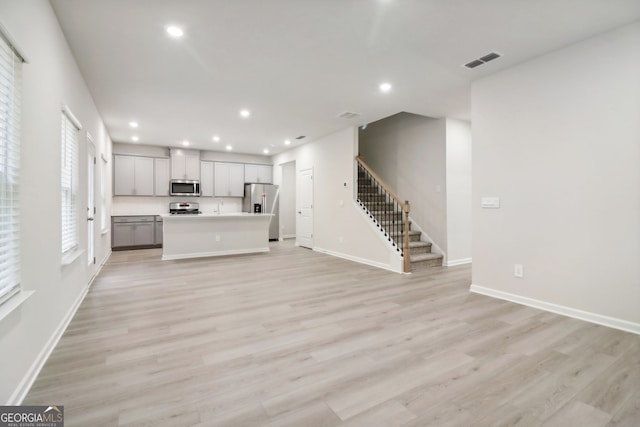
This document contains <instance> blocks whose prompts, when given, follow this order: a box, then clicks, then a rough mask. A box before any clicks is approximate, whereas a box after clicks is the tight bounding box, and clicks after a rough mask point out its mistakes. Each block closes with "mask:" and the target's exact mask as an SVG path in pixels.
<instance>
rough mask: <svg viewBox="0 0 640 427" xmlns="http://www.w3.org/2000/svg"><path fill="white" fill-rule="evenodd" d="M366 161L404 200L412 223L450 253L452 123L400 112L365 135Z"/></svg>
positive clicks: (362, 148) (362, 138) (373, 125)
mask: <svg viewBox="0 0 640 427" xmlns="http://www.w3.org/2000/svg"><path fill="white" fill-rule="evenodd" d="M359 151H360V155H361V156H362V157H363V158H364V160H365V162H366V163H367V164H368V165H369V166H370V167H371V168H372V169H373V170H374V171H375V173H376V174H378V176H380V177H381V178H382V180H383V181H385V183H387V185H389V186H390V187H391V189H392V190H394V192H396V194H397V195H398V197H400V198H401V199H402V200H408V201H409V202H410V206H411V213H410V215H411V218H413V220H414V221H415V222H416V223H417V224H418V225H419V226H420V227H421V228H422V229H423V230H424V231H425V232H426V233H427V234H428V235H429V237H430V238H431V239H432V240H433V242H434V243H435V244H436V245H438V246H439V247H440V248H441V249H442V250H443V251H444V252H445V253H446V251H447V197H446V191H447V188H446V187H447V178H446V120H445V119H433V118H430V117H424V116H419V115H416V114H410V113H398V114H395V115H393V116H391V117H387V118H385V119H383V120H379V121H377V122H374V123H371V124H369V125H367V127H366V129H364V130H362V129H361V130H360V132H359Z"/></svg>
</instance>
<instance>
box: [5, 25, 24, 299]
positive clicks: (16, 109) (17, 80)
mask: <svg viewBox="0 0 640 427" xmlns="http://www.w3.org/2000/svg"><path fill="white" fill-rule="evenodd" d="M21 87H22V58H21V57H20V56H18V55H17V54H16V52H15V50H14V48H13V46H12V45H11V43H9V42H8V41H7V40H6V39H5V37H4V35H2V33H0V304H2V303H3V302H5V301H7V300H8V299H9V298H11V296H13V295H14V294H16V293H17V292H18V291H19V290H20V211H19V201H20V187H19V181H20V100H21Z"/></svg>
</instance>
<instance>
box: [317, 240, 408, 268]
mask: <svg viewBox="0 0 640 427" xmlns="http://www.w3.org/2000/svg"><path fill="white" fill-rule="evenodd" d="M313 250H314V251H316V252H320V253H323V254H327V255H331V256H334V257H337V258H342V259H347V260H349V261H353V262H357V263H360V264H366V265H370V266H372V267H377V268H382V269H384V270H389V271H392V272H394V273H402V271H398V270H395V269H393V267H392V266H390V265H389V264H383V263H381V262H377V261H371V260H369V259H364V258H359V257H356V256H353V255H348V254H344V253H342V252H336V251H331V250H329V249H322V248H319V247H317V246H316V247H314V248H313Z"/></svg>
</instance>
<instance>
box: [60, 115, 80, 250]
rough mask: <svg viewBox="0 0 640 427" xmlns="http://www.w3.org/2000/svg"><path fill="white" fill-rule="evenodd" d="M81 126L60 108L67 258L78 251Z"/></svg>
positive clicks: (63, 213)
mask: <svg viewBox="0 0 640 427" xmlns="http://www.w3.org/2000/svg"><path fill="white" fill-rule="evenodd" d="M81 128H82V126H80V123H79V122H78V120H77V119H76V118H75V117H74V115H73V114H72V113H71V111H70V110H69V108H68V107H66V106H64V107H63V108H62V135H61V136H62V138H61V139H62V144H61V145H62V157H61V161H60V165H61V170H60V172H61V174H60V175H61V182H60V186H61V190H62V193H61V195H62V255H63V257H66V256H68V255H69V254H72V253H74V252H75V250H76V249H78V184H79V182H78V177H79V173H78V169H79V164H78V151H79V149H78V147H79V132H80V129H81Z"/></svg>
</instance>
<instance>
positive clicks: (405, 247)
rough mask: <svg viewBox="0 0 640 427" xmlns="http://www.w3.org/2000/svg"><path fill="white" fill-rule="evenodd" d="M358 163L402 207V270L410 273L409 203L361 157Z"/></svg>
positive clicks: (358, 158)
mask: <svg viewBox="0 0 640 427" xmlns="http://www.w3.org/2000/svg"><path fill="white" fill-rule="evenodd" d="M356 161H357V162H358V163H359V164H360V166H362V168H363V169H364V170H365V171H367V173H368V174H369V175H371V177H372V178H373V179H374V180H375V181H376V182H377V184H378V185H380V187H382V189H383V190H384V191H385V192H386V193H387V194H388V195H389V196H391V198H392V199H393V200H394V201H395V202H396V203H397V204H398V206H400V207H402V212H403V214H404V221H403V222H404V227H403V228H404V229H403V233H402V234H403V242H402V257H403V265H402V269H403V271H404V272H405V273H409V272H410V271H411V253H410V248H409V201H408V200H405V201H402V200H400V198H399V197H398V196H397V195H396V194H395V193H394V192H393V190H391V188H389V186H388V185H387V184H385V182H384V181H383V180H382V179H381V178H380V177H379V176H378V174H376V173H375V172H374V171H373V170H372V169H371V168H370V167H369V165H367V164H366V163H365V161H364V160H363V159H362V157H360V156H359V155H358V156H356Z"/></svg>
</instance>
